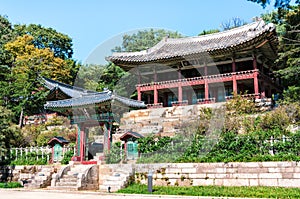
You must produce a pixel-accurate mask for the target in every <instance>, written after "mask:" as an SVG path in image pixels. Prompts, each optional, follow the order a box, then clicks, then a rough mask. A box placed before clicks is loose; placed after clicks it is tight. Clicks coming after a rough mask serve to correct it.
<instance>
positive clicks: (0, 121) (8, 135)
mask: <svg viewBox="0 0 300 199" xmlns="http://www.w3.org/2000/svg"><path fill="white" fill-rule="evenodd" d="M12 115H13V114H12V112H11V111H10V110H8V109H6V108H5V107H3V106H0V164H1V159H2V158H3V156H5V155H6V154H7V153H8V149H9V148H10V147H11V146H18V145H19V144H20V142H21V141H22V138H21V134H20V129H18V128H16V127H15V126H14V125H13V124H12V120H11V118H12Z"/></svg>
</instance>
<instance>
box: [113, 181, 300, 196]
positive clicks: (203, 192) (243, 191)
mask: <svg viewBox="0 0 300 199" xmlns="http://www.w3.org/2000/svg"><path fill="white" fill-rule="evenodd" d="M118 193H127V194H150V193H149V191H148V189H147V185H142V184H136V183H133V184H131V185H130V186H128V187H126V188H124V189H121V190H119V191H118ZM151 194H157V195H177V196H178V195H184V196H216V197H225V198H227V197H245V198H299V197H300V190H299V188H283V187H261V186H250V187H245V186H239V187H228V186H227V187H226V186H191V187H187V186H185V187H176V186H154V187H153V193H151Z"/></svg>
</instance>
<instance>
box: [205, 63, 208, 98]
mask: <svg viewBox="0 0 300 199" xmlns="http://www.w3.org/2000/svg"><path fill="white" fill-rule="evenodd" d="M204 75H205V76H207V64H206V62H205V63H204ZM208 87H209V86H208V81H207V79H205V80H204V97H205V101H208V98H209V88H208Z"/></svg>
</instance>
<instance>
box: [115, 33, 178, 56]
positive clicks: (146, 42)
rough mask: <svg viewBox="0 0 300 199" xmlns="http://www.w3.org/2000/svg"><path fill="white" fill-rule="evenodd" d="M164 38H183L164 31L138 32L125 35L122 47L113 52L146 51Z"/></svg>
mask: <svg viewBox="0 0 300 199" xmlns="http://www.w3.org/2000/svg"><path fill="white" fill-rule="evenodd" d="M164 37H170V38H180V37H183V36H182V35H181V34H180V33H178V32H173V31H167V30H164V29H158V30H154V29H150V30H143V31H138V32H137V33H134V34H132V35H127V34H125V35H124V36H123V42H122V46H117V47H115V48H114V49H113V51H116V52H134V51H141V50H146V49H148V48H151V47H153V46H154V45H155V44H157V43H158V42H160V41H161V40H162V39H163V38H164Z"/></svg>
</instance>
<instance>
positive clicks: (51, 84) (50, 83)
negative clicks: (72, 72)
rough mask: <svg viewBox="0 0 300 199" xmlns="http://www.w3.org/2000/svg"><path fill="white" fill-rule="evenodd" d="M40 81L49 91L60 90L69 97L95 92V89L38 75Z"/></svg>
mask: <svg viewBox="0 0 300 199" xmlns="http://www.w3.org/2000/svg"><path fill="white" fill-rule="evenodd" d="M40 81H41V82H42V84H43V85H44V86H45V87H46V88H48V89H49V90H50V91H54V90H60V91H62V92H63V93H65V94H66V95H68V96H69V97H80V96H83V95H90V94H94V93H96V92H95V91H90V90H85V89H83V88H79V87H76V86H71V85H68V84H64V83H61V82H58V81H55V80H52V79H49V78H46V77H40Z"/></svg>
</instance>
